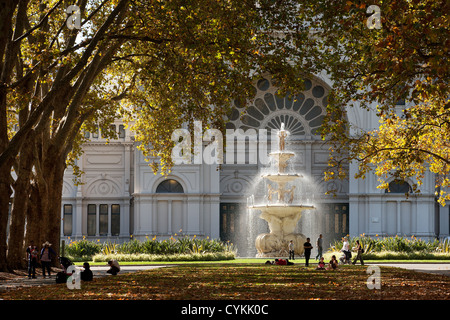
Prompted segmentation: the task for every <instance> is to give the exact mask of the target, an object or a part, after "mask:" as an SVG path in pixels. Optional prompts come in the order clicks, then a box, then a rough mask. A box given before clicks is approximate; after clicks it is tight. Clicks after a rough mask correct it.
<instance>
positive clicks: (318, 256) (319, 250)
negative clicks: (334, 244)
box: [316, 234, 323, 260]
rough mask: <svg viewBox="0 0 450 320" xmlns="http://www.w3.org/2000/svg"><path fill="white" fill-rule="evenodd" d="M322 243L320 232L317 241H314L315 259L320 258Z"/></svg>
mask: <svg viewBox="0 0 450 320" xmlns="http://www.w3.org/2000/svg"><path fill="white" fill-rule="evenodd" d="M322 243H323V240H322V234H320V235H319V237H318V238H317V241H316V245H317V256H316V260H317V259H319V260H320V258H322V252H323V247H322Z"/></svg>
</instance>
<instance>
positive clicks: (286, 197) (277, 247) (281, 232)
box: [248, 123, 314, 257]
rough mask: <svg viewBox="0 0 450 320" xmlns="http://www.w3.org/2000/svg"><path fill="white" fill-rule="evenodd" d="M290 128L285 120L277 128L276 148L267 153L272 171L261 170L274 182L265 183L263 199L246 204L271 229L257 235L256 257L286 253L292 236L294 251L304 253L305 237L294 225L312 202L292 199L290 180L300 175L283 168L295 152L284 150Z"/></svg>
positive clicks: (264, 175) (265, 176) (263, 176)
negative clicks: (257, 213) (255, 203)
mask: <svg viewBox="0 0 450 320" xmlns="http://www.w3.org/2000/svg"><path fill="white" fill-rule="evenodd" d="M288 135H289V132H288V131H286V130H285V129H284V123H282V124H281V128H280V130H279V131H278V137H279V150H278V151H276V152H271V153H269V156H270V157H271V159H273V160H274V161H275V169H276V170H274V172H273V173H268V174H263V175H262V178H263V179H267V180H269V181H270V182H273V183H275V184H276V185H277V187H274V186H273V185H272V184H270V183H268V184H267V196H266V203H264V204H258V205H249V206H248V208H249V209H250V210H258V211H260V212H261V215H260V218H261V219H264V220H265V221H267V223H268V224H269V229H270V233H263V234H260V235H258V236H257V237H256V241H255V246H256V249H257V251H258V254H257V256H258V257H280V256H285V255H286V256H287V255H288V245H289V242H290V241H291V240H292V241H293V243H294V252H295V254H296V255H302V254H303V251H304V249H303V244H304V243H305V242H306V237H305V236H304V235H303V234H301V233H295V228H296V226H297V223H298V221H299V220H300V217H301V215H302V211H303V210H309V209H313V208H314V206H312V205H302V204H295V203H294V190H295V185H292V186H288V185H289V183H292V182H293V181H295V180H297V179H299V178H302V176H301V175H300V174H298V173H289V172H286V171H287V170H286V169H287V165H288V161H289V159H290V158H292V157H293V156H295V153H294V152H289V151H285V141H286V138H287V137H288Z"/></svg>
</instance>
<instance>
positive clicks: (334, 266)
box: [327, 255, 339, 270]
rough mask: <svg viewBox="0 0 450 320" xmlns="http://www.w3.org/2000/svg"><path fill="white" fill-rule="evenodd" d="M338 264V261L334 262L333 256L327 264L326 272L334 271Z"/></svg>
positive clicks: (334, 257)
mask: <svg viewBox="0 0 450 320" xmlns="http://www.w3.org/2000/svg"><path fill="white" fill-rule="evenodd" d="M338 264H339V263H338V261H337V260H336V256H335V255H333V256H332V257H331V260H330V263H328V267H327V270H336V269H337V267H338Z"/></svg>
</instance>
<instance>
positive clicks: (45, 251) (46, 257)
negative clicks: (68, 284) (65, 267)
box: [40, 241, 56, 278]
mask: <svg viewBox="0 0 450 320" xmlns="http://www.w3.org/2000/svg"><path fill="white" fill-rule="evenodd" d="M51 245H52V244H51V243H49V242H48V241H46V242H44V243H43V244H42V250H41V256H40V258H41V264H42V275H43V276H44V278H45V269H47V273H48V277H49V278H50V271H51V263H52V257H53V256H56V252H55V251H54V250H53V249H52V248H51Z"/></svg>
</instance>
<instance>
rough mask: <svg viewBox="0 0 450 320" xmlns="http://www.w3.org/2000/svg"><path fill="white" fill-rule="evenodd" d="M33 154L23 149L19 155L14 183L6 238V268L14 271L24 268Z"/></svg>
mask: <svg viewBox="0 0 450 320" xmlns="http://www.w3.org/2000/svg"><path fill="white" fill-rule="evenodd" d="M32 167H33V152H32V150H29V149H25V150H22V151H21V153H20V159H19V167H18V170H17V172H16V173H17V179H16V182H15V183H14V200H13V204H12V209H11V218H10V219H11V220H10V225H9V238H8V258H7V259H8V268H9V269H12V270H15V269H21V268H24V267H25V266H26V261H25V260H24V259H23V258H24V256H25V255H24V249H23V247H24V232H25V217H26V212H27V207H28V198H29V196H28V195H29V192H30V179H31V174H32V172H31V170H32ZM36 244H37V243H36Z"/></svg>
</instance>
